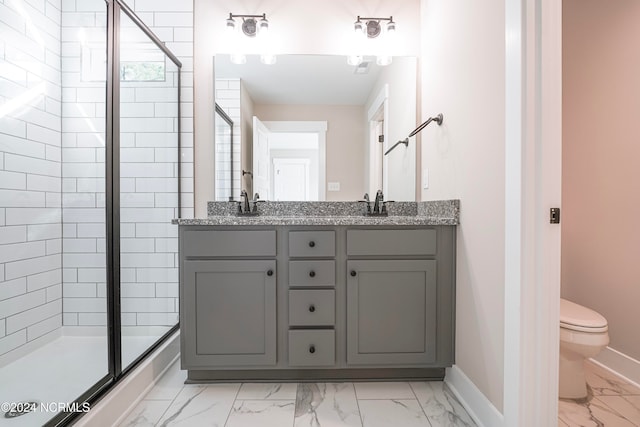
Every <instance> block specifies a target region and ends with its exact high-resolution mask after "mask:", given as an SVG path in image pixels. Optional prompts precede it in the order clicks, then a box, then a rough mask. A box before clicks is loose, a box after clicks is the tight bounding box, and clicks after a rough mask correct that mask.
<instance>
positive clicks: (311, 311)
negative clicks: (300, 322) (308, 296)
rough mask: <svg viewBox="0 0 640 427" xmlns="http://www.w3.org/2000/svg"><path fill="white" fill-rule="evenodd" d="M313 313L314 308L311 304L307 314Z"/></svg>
mask: <svg viewBox="0 0 640 427" xmlns="http://www.w3.org/2000/svg"><path fill="white" fill-rule="evenodd" d="M314 311H316V306H315V305H313V304H311V305H310V306H309V312H310V313H313V312H314Z"/></svg>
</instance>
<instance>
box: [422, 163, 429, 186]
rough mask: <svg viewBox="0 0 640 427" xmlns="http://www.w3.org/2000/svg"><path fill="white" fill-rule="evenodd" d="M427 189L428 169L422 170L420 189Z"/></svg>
mask: <svg viewBox="0 0 640 427" xmlns="http://www.w3.org/2000/svg"><path fill="white" fill-rule="evenodd" d="M427 188H429V169H428V168H424V169H422V189H423V190H426V189H427Z"/></svg>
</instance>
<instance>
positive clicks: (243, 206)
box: [238, 190, 251, 214]
mask: <svg viewBox="0 0 640 427" xmlns="http://www.w3.org/2000/svg"><path fill="white" fill-rule="evenodd" d="M240 199H242V200H241V201H240V203H238V212H239V213H245V214H246V213H249V212H251V208H250V207H249V195H247V192H246V191H245V190H242V191H241V192H240Z"/></svg>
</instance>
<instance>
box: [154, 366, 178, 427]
mask: <svg viewBox="0 0 640 427" xmlns="http://www.w3.org/2000/svg"><path fill="white" fill-rule="evenodd" d="M174 363H180V360H179V359H178V360H176V361H175V362H174ZM169 369H171V368H169ZM178 370H180V367H179V366H178ZM166 374H167V373H166V372H165V375H166ZM158 381H159V380H158ZM156 385H157V384H156ZM154 387H155V386H154ZM152 390H153V389H152ZM182 390H184V382H183V383H182V387H180V390H178V392H177V393H176V394H175V395H174V396H173V399H171V401H170V402H169V405H168V406H167V408H166V409H165V410H164V411H163V412H162V415H160V419H159V420H158V422H157V423H156V425H159V424H160V421H162V419H163V418H164V416H165V415H166V414H167V411H168V410H169V408H171V405H173V402H175V400H176V399H177V398H178V396H180V393H182ZM149 393H151V390H149ZM149 393H147V395H148V394H149Z"/></svg>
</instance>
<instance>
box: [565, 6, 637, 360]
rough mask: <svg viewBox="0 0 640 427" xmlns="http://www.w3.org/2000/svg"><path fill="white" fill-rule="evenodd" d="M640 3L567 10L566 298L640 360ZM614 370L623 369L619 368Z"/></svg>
mask: <svg viewBox="0 0 640 427" xmlns="http://www.w3.org/2000/svg"><path fill="white" fill-rule="evenodd" d="M638 22H640V3H638V2H637V1H634V0H621V1H616V2H605V1H602V0H579V1H578V0H564V1H563V82H562V86H563V110H562V116H563V135H562V139H563V141H562V224H563V225H562V296H563V297H564V298H568V299H570V300H572V301H575V302H577V303H579V304H583V305H585V306H587V307H590V308H592V309H594V310H596V311H598V312H599V313H601V314H602V315H603V316H604V317H606V318H607V321H608V322H609V336H610V338H611V342H610V344H609V346H610V347H611V348H613V349H615V350H617V351H619V352H621V353H624V354H626V355H627V356H630V357H632V358H634V359H636V360H640V339H638V326H639V325H640V311H639V310H638V301H640V286H638V271H637V270H638V269H637V265H638V254H639V253H640V251H639V250H638V242H640V225H639V224H638V218H640V184H639V183H640V172H639V171H638V159H639V158H640V146H639V145H638V141H639V140H640V129H639V128H638V117H640V102H639V99H638V93H640V51H639V50H638V40H640V27H639V26H638ZM614 368H615V367H614Z"/></svg>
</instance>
